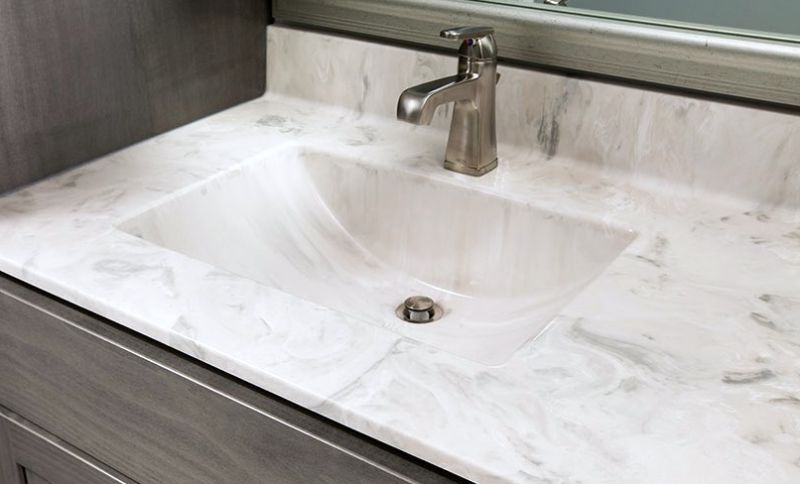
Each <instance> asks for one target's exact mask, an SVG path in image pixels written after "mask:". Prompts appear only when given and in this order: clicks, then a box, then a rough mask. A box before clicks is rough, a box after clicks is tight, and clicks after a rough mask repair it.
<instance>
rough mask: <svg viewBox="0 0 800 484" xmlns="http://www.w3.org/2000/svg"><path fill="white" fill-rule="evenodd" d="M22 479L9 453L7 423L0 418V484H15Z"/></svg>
mask: <svg viewBox="0 0 800 484" xmlns="http://www.w3.org/2000/svg"><path fill="white" fill-rule="evenodd" d="M23 477H24V476H22V475H21V473H20V470H19V469H18V467H17V463H16V462H14V455H13V454H12V453H11V436H10V435H9V432H8V422H7V421H6V420H5V419H4V418H0V483H2V484H17V483H19V482H20V481H21V480H22V478H23ZM23 484H24V483H23Z"/></svg>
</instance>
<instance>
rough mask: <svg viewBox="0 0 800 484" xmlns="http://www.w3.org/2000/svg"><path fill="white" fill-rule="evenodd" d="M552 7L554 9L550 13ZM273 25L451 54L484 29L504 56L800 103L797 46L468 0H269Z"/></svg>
mask: <svg viewBox="0 0 800 484" xmlns="http://www.w3.org/2000/svg"><path fill="white" fill-rule="evenodd" d="M550 10H552V9H550ZM273 15H274V16H275V19H276V20H277V21H282V22H287V23H291V24H297V25H307V26H314V27H323V28H326V29H334V30H338V31H344V32H353V33H358V34H367V35H370V36H374V37H381V38H387V39H393V40H396V41H401V42H410V43H414V44H421V45H430V46H436V47H448V48H450V49H452V50H455V48H456V47H457V46H456V45H454V44H453V43H448V42H447V41H443V40H442V39H439V37H438V33H439V31H440V30H441V29H442V28H445V27H450V26H455V25H489V26H493V27H494V28H495V30H496V32H497V35H496V37H497V43H498V47H499V54H500V56H501V57H502V58H503V59H507V60H513V61H521V62H525V63H529V64H533V65H539V66H548V67H556V68H563V69H567V70H570V71H579V72H588V73H592V74H601V75H604V76H610V77H614V78H620V79H633V80H637V81H645V82H647V83H654V84H660V85H665V86H670V87H678V88H682V89H689V90H692V91H702V92H710V93H715V94H722V95H726V96H733V97H737V98H746V99H755V100H759V101H767V102H770V103H776V104H784V105H790V106H800V88H798V86H800V44H798V43H796V42H780V41H773V40H765V39H758V38H748V37H739V36H733V35H723V34H718V33H713V32H703V31H699V30H686V29H679V28H669V27H662V26H658V25H648V24H641V23H635V22H625V21H620V20H611V19H605V18H597V17H592V16H583V15H574V14H567V13H561V12H557V11H548V10H546V9H541V8H537V9H534V8H519V7H513V6H509V5H496V4H488V3H482V2H475V1H472V0H387V1H383V2H375V1H372V0H274V4H273Z"/></svg>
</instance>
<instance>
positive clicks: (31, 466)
mask: <svg viewBox="0 0 800 484" xmlns="http://www.w3.org/2000/svg"><path fill="white" fill-rule="evenodd" d="M0 476H2V477H3V480H2V482H3V483H4V484H5V483H6V482H8V483H10V484H123V483H133V481H132V480H130V479H127V478H125V477H124V476H122V475H120V474H119V473H118V472H116V471H114V470H112V469H110V468H108V467H107V466H104V465H103V464H100V463H99V462H97V461H95V460H94V459H92V458H91V457H89V456H88V455H86V454H84V453H83V452H81V451H80V450H78V449H75V448H74V447H72V446H71V445H69V444H67V443H66V442H63V441H61V440H60V439H58V438H57V437H55V436H53V435H50V434H48V433H47V432H46V431H44V430H42V429H40V428H38V427H37V426H35V425H34V424H32V423H30V422H27V421H26V420H24V419H23V418H22V417H20V416H19V415H17V414H15V413H14V412H11V411H9V410H8V409H5V408H3V407H0Z"/></svg>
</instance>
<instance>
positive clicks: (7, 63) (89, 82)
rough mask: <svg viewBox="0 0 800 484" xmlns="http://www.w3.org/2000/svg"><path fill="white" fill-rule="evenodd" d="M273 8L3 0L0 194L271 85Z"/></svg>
mask: <svg viewBox="0 0 800 484" xmlns="http://www.w3.org/2000/svg"><path fill="white" fill-rule="evenodd" d="M266 18H267V12H266V2H265V0H0V192H3V191H6V190H9V189H12V188H15V187H18V186H21V185H24V184H26V183H29V182H31V181H34V180H37V179H39V178H42V177H44V176H46V175H49V174H52V173H54V172H57V171H60V170H63V169H65V168H69V167H72V166H74V165H76V164H79V163H81V162H84V161H86V160H89V159H91V158H94V157H97V156H100V155H103V154H106V153H108V152H111V151H114V150H116V149H119V148H122V147H124V146H127V145H130V144H132V143H134V142H136V141H139V140H142V139H144V138H148V137H151V136H153V135H155V134H157V133H160V132H163V131H166V130H169V129H171V128H174V127H176V126H179V125H181V124H185V123H187V122H190V121H192V120H195V119H197V118H200V117H203V116H205V115H208V114H211V113H213V112H216V111H219V110H221V109H224V108H226V107H229V106H232V105H234V104H237V103H240V102H243V101H245V100H248V99H252V98H255V97H258V96H259V95H260V94H261V93H262V92H263V91H264V88H265V63H266V39H265V26H266Z"/></svg>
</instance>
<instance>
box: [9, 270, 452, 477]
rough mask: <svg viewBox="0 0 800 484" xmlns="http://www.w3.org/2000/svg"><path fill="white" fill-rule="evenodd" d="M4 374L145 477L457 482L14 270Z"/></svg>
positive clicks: (117, 463) (56, 428) (51, 425)
mask: <svg viewBox="0 0 800 484" xmlns="http://www.w3.org/2000/svg"><path fill="white" fill-rule="evenodd" d="M0 369H2V370H0V404H2V405H3V406H5V407H7V408H9V409H11V410H12V411H14V412H18V413H20V414H21V415H22V416H24V417H25V418H26V419H28V420H30V421H32V422H33V423H35V424H36V425H39V426H41V427H43V428H44V429H46V430H47V431H49V432H51V433H53V434H54V435H56V436H58V437H60V438H62V439H64V440H65V441H67V442H69V443H70V444H72V445H74V446H75V447H77V448H79V449H81V450H82V451H84V452H86V453H87V454H89V455H91V456H93V457H94V458H96V459H98V460H99V461H101V462H103V463H104V464H107V465H108V466H109V467H111V468H113V469H116V470H118V471H119V472H121V473H122V474H124V475H126V476H129V477H130V478H131V479H133V480H135V481H138V482H142V483H148V482H169V483H180V482H187V483H188V482H191V483H201V482H209V483H212V482H213V483H225V482H232V483H247V482H259V483H263V482H270V483H281V482H288V483H294V482H303V483H306V482H348V483H358V482H364V483H375V482H451V481H452V480H454V479H455V478H454V476H451V475H448V474H447V473H445V472H444V471H441V470H438V469H435V468H432V467H430V466H427V465H426V464H424V463H422V462H420V461H416V460H415V459H413V458H410V457H408V456H405V455H404V454H401V453H398V452H396V451H393V450H392V449H389V448H387V447H385V446H382V444H378V443H377V442H375V441H373V440H371V439H368V438H365V437H363V436H360V435H358V434H355V433H353V432H350V431H348V430H346V429H344V428H342V427H341V426H337V425H336V424H333V423H332V422H329V421H327V420H324V419H321V418H320V417H318V416H315V415H312V414H310V413H309V412H306V411H304V410H302V409H299V408H297V407H295V406H293V405H291V404H289V403H288V402H285V401H283V400H281V399H279V398H278V397H275V396H271V395H269V394H267V393H266V392H262V391H260V390H257V389H255V388H252V387H250V386H248V385H246V384H244V383H243V382H241V381H239V380H235V379H233V378H231V377H229V376H227V375H224V374H221V373H220V372H217V371H215V370H213V369H210V368H208V367H206V366H204V365H202V364H200V363H198V362H196V361H193V360H191V359H189V358H187V357H185V356H182V355H179V354H177V353H176V352H174V351H172V350H169V349H168V348H166V347H163V346H161V345H158V344H157V343H154V342H152V341H149V340H146V339H144V338H142V337H139V336H137V335H134V334H132V333H130V332H129V331H127V330H124V329H123V328H119V327H117V326H116V325H114V324H112V323H110V322H108V321H105V320H102V319H100V318H97V317H95V316H93V315H91V314H88V313H85V312H83V311H80V310H78V309H76V308H74V307H72V306H70V305H67V304H64V303H62V302H60V301H58V300H55V299H52V298H50V297H48V296H46V295H44V294H43V293H41V292H39V291H37V290H33V289H32V288H29V287H26V286H23V285H20V284H19V283H18V282H16V281H14V280H12V279H10V278H7V277H5V276H2V277H0Z"/></svg>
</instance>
